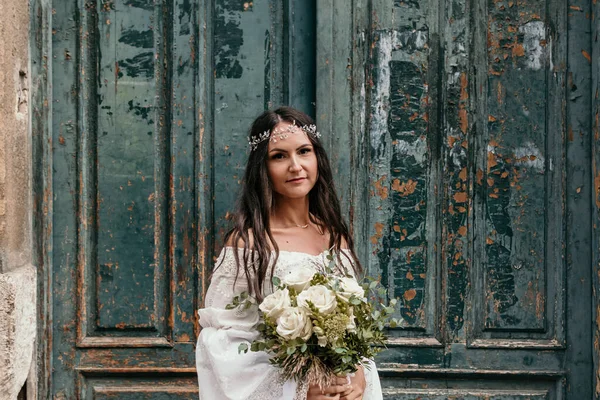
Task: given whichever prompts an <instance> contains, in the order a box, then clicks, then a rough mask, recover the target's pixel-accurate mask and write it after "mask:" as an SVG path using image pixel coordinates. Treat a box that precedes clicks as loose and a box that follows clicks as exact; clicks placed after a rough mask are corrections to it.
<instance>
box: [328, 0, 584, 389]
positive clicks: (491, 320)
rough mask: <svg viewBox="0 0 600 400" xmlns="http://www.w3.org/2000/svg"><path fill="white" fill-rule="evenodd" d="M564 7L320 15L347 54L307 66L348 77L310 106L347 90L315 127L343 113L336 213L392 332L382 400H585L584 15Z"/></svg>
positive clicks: (360, 7) (331, 48) (446, 4)
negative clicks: (395, 305) (378, 292)
mask: <svg viewBox="0 0 600 400" xmlns="http://www.w3.org/2000/svg"><path fill="white" fill-rule="evenodd" d="M569 4H570V7H571V9H577V10H581V15H579V14H580V13H578V14H577V16H575V17H573V15H575V14H572V13H568V12H567V8H566V5H565V4H564V3H561V2H556V1H553V0H544V1H537V0H534V1H531V2H529V1H526V2H512V1H506V2H504V1H485V0H456V1H438V0H428V1H393V2H392V1H385V0H354V1H353V2H352V10H354V12H353V13H344V12H333V13H332V11H331V10H340V9H341V7H343V3H342V2H341V1H335V0H331V1H325V2H322V3H319V8H318V10H317V14H318V15H331V18H332V19H333V21H329V20H328V21H327V22H328V23H330V24H332V25H334V26H339V27H340V28H338V29H337V30H336V32H348V33H347V36H345V37H346V38H347V40H348V41H350V42H351V43H352V45H351V46H348V45H347V43H345V42H344V40H342V39H341V38H340V37H339V36H337V37H336V39H335V40H332V42H331V43H329V42H327V43H325V44H319V46H318V49H324V51H322V52H321V55H319V56H318V57H317V63H319V62H320V60H321V58H324V59H327V58H328V57H331V59H333V58H334V56H335V55H338V54H341V57H340V58H342V59H344V60H345V59H346V58H345V57H347V59H348V60H350V61H349V62H350V64H351V65H352V68H351V69H348V68H345V67H344V66H342V65H341V63H333V64H332V65H333V67H332V68H334V70H335V71H334V72H333V73H332V74H331V75H333V76H334V77H335V80H334V79H333V78H331V77H329V76H328V75H326V74H325V73H324V72H323V73H322V74H320V75H319V85H320V86H321V87H323V89H321V90H320V89H319V87H318V88H317V93H321V92H323V91H325V89H326V88H327V87H329V86H331V85H333V84H334V83H335V82H338V81H341V80H342V78H343V77H345V78H346V80H347V81H348V82H349V83H348V85H347V86H343V87H342V89H338V88H336V90H338V91H342V90H348V91H349V92H350V93H351V94H350V96H349V97H350V99H351V101H350V102H348V101H347V100H345V98H344V99H343V100H340V99H338V98H331V99H329V98H323V97H318V98H317V115H318V116H319V117H320V118H321V119H322V120H323V121H325V122H326V121H327V120H328V119H331V118H332V117H333V115H334V114H333V113H334V112H338V110H340V109H341V110H342V111H341V113H342V114H343V113H348V115H349V118H348V120H349V121H350V124H349V126H350V132H349V133H348V135H347V136H346V137H343V138H342V139H339V138H335V139H332V141H334V143H341V144H342V145H343V146H342V148H343V151H341V153H346V154H349V155H350V156H351V161H350V163H351V165H352V167H353V168H356V169H355V170H352V171H349V172H348V173H342V174H340V176H341V180H342V182H343V183H344V184H347V185H348V186H347V187H349V188H350V189H349V190H348V191H347V192H344V193H345V194H346V195H347V196H349V197H347V200H345V203H344V204H345V207H346V209H347V210H348V215H349V216H350V219H351V224H352V227H353V230H354V233H355V237H356V238H357V243H358V246H359V249H358V253H359V254H360V256H361V260H362V261H363V263H365V266H366V268H367V270H368V272H369V273H371V274H372V275H375V276H380V277H381V280H382V282H383V283H384V284H385V285H386V286H387V287H388V292H389V294H390V295H391V296H394V297H397V298H399V299H400V310H399V316H400V317H402V318H403V320H404V321H403V323H402V324H401V326H400V327H399V328H396V329H393V330H390V334H391V339H390V341H389V343H388V346H387V348H386V349H385V350H384V351H383V352H382V353H381V354H380V356H379V357H378V359H377V361H378V363H379V364H378V367H379V369H380V371H381V374H382V383H383V386H384V388H385V393H386V398H390V399H412V398H423V399H438V398H439V399H442V398H444V399H445V398H457V399H463V398H465V399H466V398H468V399H477V398H507V399H512V398H519V399H520V398H536V399H537V398H544V399H546V398H547V399H584V398H590V397H591V393H592V382H591V378H590V377H591V375H592V348H591V324H590V319H589V318H586V317H584V316H583V314H585V313H586V312H587V313H588V315H591V309H590V304H589V299H590V298H591V293H592V292H591V288H592V285H591V275H590V269H589V265H590V262H591V257H590V250H589V243H590V231H591V229H590V228H591V225H590V223H589V222H587V223H586V222H584V221H582V218H584V217H582V215H586V213H587V211H585V210H586V207H589V201H590V200H589V198H586V197H585V195H584V194H582V193H583V190H584V188H585V187H586V184H585V181H586V179H588V181H589V179H590V176H591V172H590V171H591V162H590V155H589V152H588V151H589V150H586V149H585V143H586V142H585V140H587V139H586V132H588V130H586V126H587V125H586V124H587V123H589V121H591V119H590V116H589V114H586V111H584V110H586V109H589V108H586V107H588V106H587V105H588V104H589V93H588V92H589V91H586V90H585V89H584V90H580V86H581V85H583V87H587V86H589V81H588V80H589V76H590V75H586V73H588V74H589V68H588V67H587V64H586V63H585V62H583V61H581V60H580V58H581V55H582V54H583V58H584V59H585V58H586V57H585V55H586V54H588V53H587V52H588V50H586V49H587V48H588V47H586V46H588V45H587V44H585V40H584V39H583V38H584V37H587V38H588V39H589V37H590V36H589V34H587V35H588V36H585V35H586V32H585V29H586V28H584V27H585V26H587V25H585V22H584V21H583V19H585V18H584V16H585V13H586V10H588V7H589V4H587V3H584V2H581V3H577V4H575V3H569ZM360 11H363V12H360ZM569 18H572V20H569ZM575 20H577V21H578V22H573V21H575ZM318 21H320V19H318ZM326 26H327V25H326V24H322V25H318V26H317V30H318V31H319V32H320V31H321V30H325V29H326ZM588 32H589V31H588ZM582 35H583V36H582ZM338 43H339V44H338ZM317 70H318V71H321V70H320V69H319V67H318V68H317ZM323 71H326V69H325V68H324V67H323ZM340 75H343V77H340ZM568 79H572V80H573V81H572V82H570V81H568ZM569 91H572V92H569ZM586 121H588V122H586ZM575 126H576V127H577V129H578V130H577V132H579V135H580V136H579V138H575V139H573V135H575V134H574V133H571V131H570V129H574V128H573V127H575ZM342 128H343V123H340V124H334V127H333V128H331V130H330V131H327V130H325V132H324V137H327V135H329V134H332V135H335V134H337V132H340V131H341V130H342ZM339 148H340V147H339V146H338V147H337V149H338V153H340V151H339ZM344 161H345V160H343V159H342V160H336V159H334V162H336V163H337V164H336V165H337V166H340V165H343V163H344ZM340 169H341V168H340ZM575 182H577V184H576V183H575ZM345 188H346V186H342V190H346V189H345ZM574 221H579V225H577V226H572V225H571V224H573V222H574ZM575 259H577V260H579V261H578V262H575V261H574V260H575Z"/></svg>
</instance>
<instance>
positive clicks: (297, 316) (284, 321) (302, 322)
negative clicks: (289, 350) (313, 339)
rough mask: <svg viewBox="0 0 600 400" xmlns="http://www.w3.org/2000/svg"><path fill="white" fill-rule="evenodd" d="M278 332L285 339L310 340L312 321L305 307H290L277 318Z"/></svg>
mask: <svg viewBox="0 0 600 400" xmlns="http://www.w3.org/2000/svg"><path fill="white" fill-rule="evenodd" d="M277 333H278V334H279V335H280V336H281V337H283V338H285V339H296V338H301V339H302V340H308V338H310V335H312V322H311V321H310V318H309V317H308V314H307V312H306V310H305V309H303V308H300V307H288V308H286V309H285V310H283V312H282V313H281V315H280V316H279V318H277Z"/></svg>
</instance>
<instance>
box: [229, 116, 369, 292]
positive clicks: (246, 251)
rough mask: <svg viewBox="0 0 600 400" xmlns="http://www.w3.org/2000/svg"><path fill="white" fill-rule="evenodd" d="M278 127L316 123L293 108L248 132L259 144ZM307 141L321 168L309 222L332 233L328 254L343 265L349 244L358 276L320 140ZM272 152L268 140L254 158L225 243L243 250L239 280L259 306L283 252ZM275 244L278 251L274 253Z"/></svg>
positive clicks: (351, 247)
mask: <svg viewBox="0 0 600 400" xmlns="http://www.w3.org/2000/svg"><path fill="white" fill-rule="evenodd" d="M280 122H288V123H291V124H295V125H297V126H308V125H313V124H314V121H313V120H312V118H310V117H309V116H308V115H306V114H304V113H302V112H300V111H298V110H296V109H294V108H291V107H279V108H277V109H275V110H268V111H265V112H264V113H262V114H261V115H260V116H259V117H258V118H256V120H255V121H254V123H253V124H252V127H251V128H250V133H249V139H250V140H252V139H256V138H258V137H259V136H260V135H261V134H263V133H264V132H267V131H268V132H272V130H273V128H275V126H276V125H277V124H279V123H280ZM307 137H308V138H309V140H310V141H311V143H312V145H313V149H314V152H315V155H316V157H317V166H318V177H317V181H316V183H315V186H314V187H313V188H312V190H311V191H310V192H309V194H308V202H309V213H310V219H311V221H312V222H313V223H315V224H317V225H319V227H320V229H321V230H322V231H323V232H327V233H329V248H330V249H331V250H332V252H333V253H334V254H336V255H337V257H338V261H339V262H340V265H341V258H340V257H341V254H342V251H341V249H342V247H341V246H342V243H343V241H345V242H346V245H347V247H348V250H349V251H350V254H351V263H352V266H353V269H354V273H355V274H357V275H358V274H359V273H360V272H362V268H361V265H360V262H359V261H358V258H357V257H356V254H355V252H354V242H353V240H352V236H351V235H350V232H349V230H348V226H347V225H346V223H345V222H344V220H343V218H342V215H341V211H340V202H339V199H338V197H337V194H336V193H335V188H334V184H333V174H332V172H331V166H330V165H329V159H328V157H327V153H325V149H324V148H323V146H322V145H321V143H320V142H319V140H318V138H316V137H314V136H313V135H310V134H308V135H307ZM268 147H269V140H264V141H262V142H261V143H259V144H258V146H257V148H256V149H255V150H253V151H251V152H250V156H249V157H248V162H247V164H246V172H245V174H244V180H243V183H242V187H241V194H240V197H239V200H238V204H237V210H236V212H235V214H234V217H233V228H232V229H231V230H230V231H228V232H227V233H226V234H225V237H224V242H225V243H231V244H232V246H233V247H234V248H235V247H236V246H237V247H241V246H242V244H243V252H242V259H240V257H239V251H234V252H233V253H234V256H235V260H236V264H237V273H236V280H237V278H238V276H239V274H240V272H241V271H243V273H244V275H245V277H246V280H247V282H248V288H249V291H250V294H251V295H253V296H254V297H256V298H257V299H258V300H259V301H260V300H262V294H263V293H262V288H263V285H264V282H265V278H266V277H267V275H268V276H269V280H271V279H272V277H273V271H274V266H275V264H276V263H277V259H278V257H279V247H278V246H277V242H276V241H275V239H274V238H273V235H272V233H271V227H270V225H269V217H270V215H271V210H272V207H273V196H274V195H273V189H272V185H271V181H270V179H269V176H268V173H267V155H268V154H267V153H268ZM271 244H272V246H273V248H274V249H271ZM272 250H274V251H275V258H274V262H273V263H272V265H271V258H272ZM269 265H271V266H269Z"/></svg>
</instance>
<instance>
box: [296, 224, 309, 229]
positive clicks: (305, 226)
mask: <svg viewBox="0 0 600 400" xmlns="http://www.w3.org/2000/svg"><path fill="white" fill-rule="evenodd" d="M294 225H296V226H297V227H298V228H302V229H306V228H308V224H306V225H298V224H294Z"/></svg>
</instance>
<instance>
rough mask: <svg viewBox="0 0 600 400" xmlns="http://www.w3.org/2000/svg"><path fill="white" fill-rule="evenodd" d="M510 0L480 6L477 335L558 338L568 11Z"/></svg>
mask: <svg viewBox="0 0 600 400" xmlns="http://www.w3.org/2000/svg"><path fill="white" fill-rule="evenodd" d="M511 4H512V3H507V4H504V3H498V4H496V3H490V2H486V3H484V2H479V3H478V7H476V10H475V11H476V14H475V15H476V17H475V20H476V21H479V22H478V23H477V24H476V26H475V32H474V34H475V37H478V38H479V39H478V41H477V42H476V48H475V59H474V61H473V62H474V68H475V70H476V71H478V73H477V75H476V76H475V78H474V79H475V82H476V87H475V88H474V89H473V93H475V96H474V103H473V107H474V109H476V110H478V111H477V115H476V117H475V122H474V125H473V126H474V127H476V131H475V132H474V135H473V137H474V140H473V146H474V149H473V152H474V153H473V154H474V155H475V168H476V170H475V171H474V172H475V173H474V176H473V178H474V189H473V222H472V223H473V229H474V234H475V236H473V248H474V253H473V261H474V266H473V277H474V278H473V279H474V283H473V289H474V290H473V292H472V293H473V297H472V310H473V332H472V338H471V340H473V341H472V342H471V345H472V346H479V345H486V346H489V345H491V346H493V345H495V343H496V341H495V339H504V340H515V339H516V340H522V339H530V341H531V342H532V343H531V345H532V346H534V345H536V344H535V343H537V342H538V341H540V340H541V341H542V342H547V344H548V345H551V346H552V343H553V342H555V341H557V342H558V343H563V341H564V322H563V321H564V319H565V311H564V298H563V297H562V296H563V293H564V291H563V287H564V279H563V275H564V270H565V265H564V262H563V260H564V253H562V252H561V249H562V243H563V242H564V236H563V230H562V227H563V226H564V218H565V211H564V210H565V208H564V197H563V195H562V192H563V190H564V179H563V177H564V174H565V165H564V163H563V159H564V153H565V148H564V144H563V141H562V140H561V137H562V136H561V135H562V134H563V133H564V126H562V125H561V120H563V119H564V115H565V105H564V101H562V100H561V99H562V98H564V96H566V93H565V87H564V77H565V67H566V66H565V65H564V63H563V64H561V63H560V61H559V60H563V59H565V58H566V46H565V43H566V36H565V35H562V34H561V32H563V31H564V29H563V27H564V15H563V14H561V13H560V12H559V11H558V10H560V8H561V7H560V5H559V4H558V3H555V2H551V1H549V2H545V1H544V2H531V3H528V4H526V5H525V4H514V5H511ZM483 21H487V24H484V22H483ZM482 30H483V31H482ZM482 34H483V35H484V36H485V37H487V38H488V39H487V41H486V40H485V37H482V36H481V35H482ZM555 298H556V301H551V300H550V299H555Z"/></svg>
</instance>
